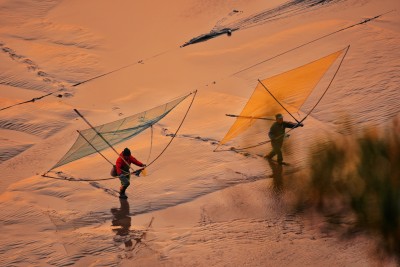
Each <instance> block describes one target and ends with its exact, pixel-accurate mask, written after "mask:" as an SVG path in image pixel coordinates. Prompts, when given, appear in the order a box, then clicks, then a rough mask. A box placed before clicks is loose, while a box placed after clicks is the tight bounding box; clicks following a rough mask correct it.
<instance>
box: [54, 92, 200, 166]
mask: <svg viewBox="0 0 400 267" xmlns="http://www.w3.org/2000/svg"><path fill="white" fill-rule="evenodd" d="M191 94H192V93H190V94H187V95H185V96H182V97H179V98H177V99H175V100H172V101H170V102H168V103H166V104H163V105H160V106H157V107H154V108H152V109H149V110H146V111H143V112H140V113H137V114H135V115H132V116H129V117H126V118H123V119H119V120H116V121H113V122H109V123H106V124H103V125H99V126H96V127H94V129H93V128H89V129H86V130H82V131H80V135H79V136H78V138H77V139H76V141H75V143H74V144H73V145H72V147H71V148H70V149H69V151H68V152H67V153H66V154H65V155H64V156H63V157H62V158H61V159H60V160H59V161H58V162H57V163H56V164H55V165H54V166H53V167H52V168H51V169H50V170H53V169H55V168H58V167H60V166H62V165H65V164H67V163H70V162H72V161H75V160H78V159H80V158H83V157H86V156H89V155H91V154H94V153H97V152H98V151H102V150H104V149H107V148H110V146H109V144H110V145H116V144H119V143H122V142H124V141H126V140H128V139H131V138H132V137H134V136H136V135H138V134H139V133H141V132H143V131H144V130H146V129H147V128H149V127H151V126H152V125H154V124H155V123H157V122H158V121H160V120H161V119H162V118H164V117H165V116H166V115H167V114H168V113H169V112H171V110H173V109H174V108H175V107H176V106H177V105H178V104H180V103H181V102H182V101H183V100H185V99H186V98H187V97H188V96H189V95H191ZM98 133H99V134H100V135H101V136H100V135H99V134H98ZM103 138H104V139H105V140H106V141H107V142H108V143H109V144H107V143H106V142H105V141H104V139H103ZM85 139H86V140H85ZM88 142H90V144H89V143H88ZM95 148H96V149H95ZM96 150H97V151H96Z"/></svg>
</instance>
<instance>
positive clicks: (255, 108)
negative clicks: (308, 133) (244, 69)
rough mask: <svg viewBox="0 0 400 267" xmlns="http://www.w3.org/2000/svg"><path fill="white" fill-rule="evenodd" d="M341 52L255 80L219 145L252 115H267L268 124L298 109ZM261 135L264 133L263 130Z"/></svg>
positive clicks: (241, 129) (245, 126)
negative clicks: (256, 81)
mask: <svg viewBox="0 0 400 267" xmlns="http://www.w3.org/2000/svg"><path fill="white" fill-rule="evenodd" d="M343 52H344V50H340V51H337V52H335V53H332V54H330V55H328V56H325V57H323V58H320V59H318V60H315V61H313V62H311V63H308V64H306V65H303V66H300V67H298V68H295V69H292V70H289V71H287V72H284V73H281V74H278V75H276V76H273V77H270V78H267V79H264V80H262V81H261V82H262V84H261V83H260V82H259V83H258V84H257V86H256V88H255V89H254V92H253V94H252V95H251V97H250V99H249V100H248V102H247V103H246V105H245V107H244V108H243V110H242V112H241V113H240V115H239V117H238V118H237V119H236V121H235V122H234V124H233V125H232V126H231V128H230V129H229V131H228V132H227V134H226V135H225V137H224V138H223V139H222V140H221V141H220V145H223V144H226V143H227V142H229V141H230V140H232V139H233V138H235V137H237V136H238V135H240V134H242V133H243V132H245V131H246V130H247V129H249V128H250V127H251V126H253V125H254V124H255V123H256V122H257V121H260V120H259V119H256V118H267V119H269V120H264V121H263V124H264V125H265V124H268V125H271V124H272V123H273V122H274V121H275V117H274V115H275V114H277V113H282V114H287V111H289V112H290V113H294V112H298V111H299V109H300V108H301V106H302V105H303V103H304V102H305V100H306V99H307V97H308V96H309V95H310V94H311V92H312V90H313V89H314V88H315V86H316V85H317V84H318V82H319V81H320V80H321V78H322V77H323V76H324V74H325V73H326V72H327V71H328V69H329V68H330V67H331V66H332V64H333V63H334V62H335V61H336V59H337V58H338V57H339V56H340V55H341V54H342V53H343ZM264 86H265V87H266V88H267V89H268V91H269V92H270V93H271V94H272V95H273V96H274V97H275V99H276V100H275V99H274V97H272V96H271V94H270V93H269V92H268V91H267V90H266V88H265V87H264ZM278 101H279V103H281V104H282V106H283V107H285V108H286V110H287V111H286V110H285V109H284V108H283V107H282V106H281V105H279V103H278ZM264 135H265V136H267V134H266V133H265V134H264Z"/></svg>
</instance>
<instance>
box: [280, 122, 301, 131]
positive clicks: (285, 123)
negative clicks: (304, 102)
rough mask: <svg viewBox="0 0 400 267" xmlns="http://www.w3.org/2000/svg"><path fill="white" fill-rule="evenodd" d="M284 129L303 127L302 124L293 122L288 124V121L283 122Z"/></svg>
mask: <svg viewBox="0 0 400 267" xmlns="http://www.w3.org/2000/svg"><path fill="white" fill-rule="evenodd" d="M283 123H284V127H285V128H292V129H293V128H297V127H299V126H300V127H303V126H304V125H303V124H302V123H294V122H290V121H284V122H283Z"/></svg>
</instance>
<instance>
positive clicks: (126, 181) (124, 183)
mask: <svg viewBox="0 0 400 267" xmlns="http://www.w3.org/2000/svg"><path fill="white" fill-rule="evenodd" d="M119 180H120V181H121V187H120V189H119V195H120V197H124V196H125V197H126V195H125V190H126V189H127V188H128V186H129V185H130V176H129V174H121V175H120V176H119Z"/></svg>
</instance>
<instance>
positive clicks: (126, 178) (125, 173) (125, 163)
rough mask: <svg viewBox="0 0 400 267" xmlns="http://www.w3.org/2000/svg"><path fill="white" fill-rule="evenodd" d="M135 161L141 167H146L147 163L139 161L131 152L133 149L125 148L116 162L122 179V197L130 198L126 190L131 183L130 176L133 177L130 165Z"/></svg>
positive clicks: (120, 192) (120, 193)
mask: <svg viewBox="0 0 400 267" xmlns="http://www.w3.org/2000/svg"><path fill="white" fill-rule="evenodd" d="M131 163H133V164H135V165H137V166H139V167H146V165H145V164H143V163H141V162H140V161H138V160H137V159H136V158H134V157H133V156H132V154H131V151H130V150H129V148H125V149H124V151H122V153H121V154H120V157H118V159H117V162H116V164H115V167H116V170H117V175H118V177H119V180H120V181H121V187H120V189H119V197H120V198H124V199H126V198H128V197H127V196H126V194H125V190H126V189H127V188H128V186H129V185H130V178H131V175H130V174H131V173H130V171H129V165H130V164H131Z"/></svg>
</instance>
